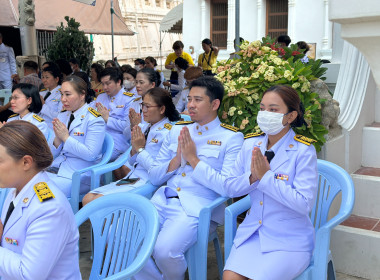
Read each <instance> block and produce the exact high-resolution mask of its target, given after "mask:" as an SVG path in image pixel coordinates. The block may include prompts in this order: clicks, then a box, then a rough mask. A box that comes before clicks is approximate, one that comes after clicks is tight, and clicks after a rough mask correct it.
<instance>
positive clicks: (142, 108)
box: [140, 103, 161, 112]
mask: <svg viewBox="0 0 380 280" xmlns="http://www.w3.org/2000/svg"><path fill="white" fill-rule="evenodd" d="M153 107H161V106H153V105H146V104H144V103H141V104H140V109H141V111H143V112H147V111H148V110H149V108H153Z"/></svg>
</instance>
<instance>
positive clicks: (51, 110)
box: [39, 64, 62, 129]
mask: <svg viewBox="0 0 380 280" xmlns="http://www.w3.org/2000/svg"><path fill="white" fill-rule="evenodd" d="M41 78H42V83H43V84H44V87H45V89H44V90H42V91H40V95H41V100H42V104H43V105H42V109H41V112H40V114H39V115H40V117H41V118H43V119H44V120H45V121H46V123H47V125H48V126H49V128H50V129H53V119H54V118H56V117H57V116H58V113H59V112H60V111H61V110H62V103H61V86H60V84H61V70H60V69H59V68H58V66H56V64H51V65H50V66H47V67H45V68H43V70H42V76H41Z"/></svg>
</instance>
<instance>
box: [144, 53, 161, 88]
mask: <svg viewBox="0 0 380 280" xmlns="http://www.w3.org/2000/svg"><path fill="white" fill-rule="evenodd" d="M145 68H151V69H153V70H154V71H157V72H158V73H160V80H161V84H160V88H164V84H163V83H164V81H165V76H164V73H163V72H162V71H161V70H159V69H157V60H156V59H155V58H154V57H152V56H148V57H147V58H145Z"/></svg>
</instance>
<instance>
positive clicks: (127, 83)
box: [123, 80, 135, 89]
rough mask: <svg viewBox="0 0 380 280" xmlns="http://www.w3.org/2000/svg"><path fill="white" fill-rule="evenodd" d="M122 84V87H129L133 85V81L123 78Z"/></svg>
mask: <svg viewBox="0 0 380 280" xmlns="http://www.w3.org/2000/svg"><path fill="white" fill-rule="evenodd" d="M123 85H124V88H126V89H131V88H133V87H134V86H135V82H134V81H129V80H124V81H123Z"/></svg>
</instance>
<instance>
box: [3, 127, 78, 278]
mask: <svg viewBox="0 0 380 280" xmlns="http://www.w3.org/2000/svg"><path fill="white" fill-rule="evenodd" d="M0 158H1V164H0V186H1V187H2V188H12V189H11V190H10V192H9V193H8V196H7V198H6V199H5V202H4V205H3V209H2V212H1V222H0V238H1V247H0V264H1V265H0V277H1V278H2V279H3V280H7V279H39V280H45V279H73V280H79V279H81V275H80V270H79V250H78V241H79V232H78V228H77V226H76V223H75V219H74V215H73V211H72V210H71V207H70V204H69V203H68V201H67V199H66V197H65V196H64V195H63V194H62V192H61V191H60V190H59V189H58V188H57V185H56V184H55V182H54V181H52V180H50V179H49V177H48V176H47V174H46V172H44V171H43V170H44V169H45V168H47V167H48V166H49V165H50V164H51V162H52V161H53V156H52V154H51V152H50V149H49V146H48V144H47V142H46V139H45V137H44V136H43V134H42V133H41V131H40V130H38V128H37V127H36V126H34V125H33V124H30V123H28V122H23V121H14V122H10V123H7V124H5V125H4V126H3V127H2V128H0Z"/></svg>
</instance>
